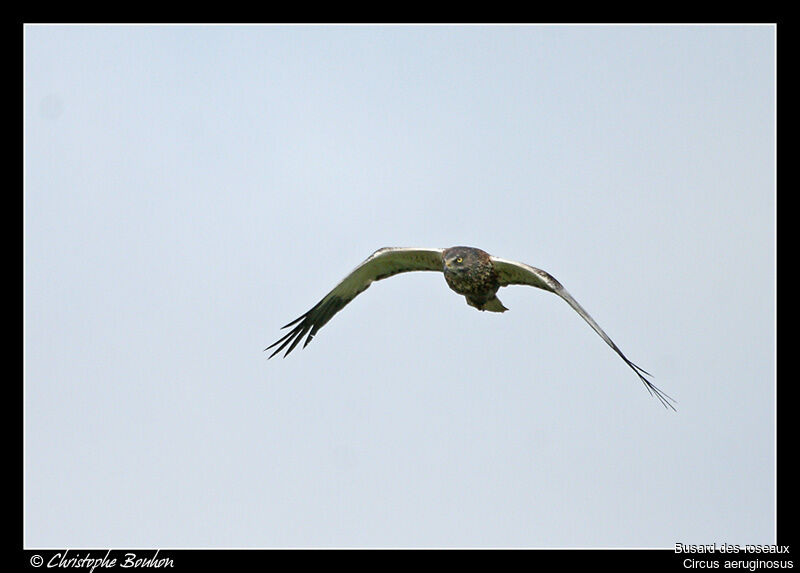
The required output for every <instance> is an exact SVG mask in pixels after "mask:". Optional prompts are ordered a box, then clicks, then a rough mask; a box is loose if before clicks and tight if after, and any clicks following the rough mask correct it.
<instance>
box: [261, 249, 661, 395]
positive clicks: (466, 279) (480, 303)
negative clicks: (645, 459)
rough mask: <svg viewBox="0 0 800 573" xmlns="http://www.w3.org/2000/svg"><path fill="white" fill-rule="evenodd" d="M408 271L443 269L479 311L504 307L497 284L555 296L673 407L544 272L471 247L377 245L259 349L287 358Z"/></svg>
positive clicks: (450, 280)
mask: <svg viewBox="0 0 800 573" xmlns="http://www.w3.org/2000/svg"><path fill="white" fill-rule="evenodd" d="M410 271H437V272H441V273H444V280H445V281H447V285H448V286H449V287H450V288H451V289H452V290H454V291H455V292H457V293H458V294H460V295H463V296H464V297H465V298H466V299H467V304H468V305H470V306H473V307H475V308H477V309H478V310H488V311H490V312H505V311H506V310H508V309H507V308H506V307H504V306H503V303H501V302H500V299H498V298H497V291H498V290H499V289H500V287H506V286H509V285H528V286H533V287H536V288H540V289H542V290H546V291H549V292H552V293H555V294H557V295H558V296H560V297H561V298H563V299H564V300H565V301H567V304H569V305H570V306H571V307H572V308H573V309H574V310H575V311H576V312H577V313H578V314H579V315H581V317H582V318H583V320H585V321H586V322H587V323H589V326H591V327H592V328H593V329H594V331H595V332H596V333H597V334H599V335H600V338H602V339H603V340H605V341H606V344H608V345H609V346H610V347H611V348H612V349H613V350H614V352H616V353H617V354H618V355H619V356H620V358H622V360H623V361H625V364H627V365H628V366H629V367H630V368H631V370H633V371H634V372H635V373H636V375H637V376H638V377H639V379H640V380H641V381H642V382H643V383H644V385H645V388H646V389H647V391H648V392H650V394H651V395H653V396H655V397H656V398H658V400H659V401H660V402H661V403H662V404H663V405H664V407H665V408H672V409H673V410H675V406H674V405H673V404H672V402H675V400H673V399H672V398H670V397H669V396H668V395H667V394H665V393H664V392H662V391H661V390H659V389H658V388H657V387H656V386H655V385H654V384H653V383H652V382H650V381H649V380H648V379H647V378H646V377H645V376H652V375H651V374H650V373H648V372H646V371H645V370H643V369H642V368H640V367H639V366H637V365H636V364H634V363H633V362H631V361H630V360H628V358H627V357H626V356H625V355H624V354H623V353H622V351H621V350H620V349H619V348H618V347H617V345H616V344H614V342H613V341H612V340H611V339H610V338H609V337H608V335H607V334H606V333H605V332H603V329H602V328H600V326H599V325H598V324H597V323H596V322H595V321H594V319H593V318H592V317H591V316H589V313H588V312H586V311H585V310H584V309H583V307H582V306H581V305H580V304H578V301H576V300H575V299H574V298H572V296H571V295H570V294H569V293H568V292H567V291H566V290H565V289H564V287H563V286H561V283H559V282H558V281H557V280H556V279H554V278H553V277H552V276H551V275H550V274H549V273H547V272H545V271H543V270H540V269H537V268H534V267H531V266H529V265H526V264H524V263H518V262H515V261H509V260H506V259H501V258H498V257H493V256H491V255H490V254H489V253H487V252H485V251H482V250H480V249H475V248H473V247H451V248H449V249H430V248H413V247H387V248H383V249H378V250H377V251H375V252H374V253H372V255H371V256H370V257H369V258H367V259H366V260H365V261H364V262H363V263H361V264H360V265H358V266H357V267H356V268H355V269H354V270H353V272H351V273H350V274H349V275H347V276H346V277H345V278H344V280H342V282H340V283H339V284H338V285H336V287H335V288H334V289H333V290H332V291H330V292H329V293H328V294H326V295H325V297H324V298H323V299H322V300H321V301H319V302H318V303H317V304H316V305H314V307H313V308H312V309H311V310H309V311H308V312H307V313H305V314H304V315H302V316H300V317H298V318H296V319H295V320H293V321H292V322H290V323H289V324H287V325H285V326H283V327H282V328H289V327H290V326H294V328H292V329H291V330H290V331H289V332H288V333H287V334H286V335H284V336H283V337H282V338H280V339H279V340H277V341H276V342H275V343H273V344H271V345H269V346H268V347H267V348H265V349H264V350H265V351H266V350H269V349H270V348H273V347H275V346H277V347H278V348H277V349H276V350H275V351H274V352H273V353H272V354H270V356H269V358H272V357H273V356H275V355H276V354H278V353H279V352H280V351H281V350H283V349H284V348H286V347H287V346H288V348H287V349H286V353H285V354H284V357H286V356H287V355H288V354H289V353H290V352H291V351H292V350H294V348H295V347H296V346H297V344H298V343H299V342H300V340H301V339H302V338H303V337H304V336H306V334H307V335H308V336H307V337H306V339H305V342H304V343H303V347H304V348H305V347H306V345H308V343H309V342H311V340H312V339H313V338H314V336H315V335H316V334H317V331H318V330H319V329H320V328H322V327H323V326H325V324H327V322H328V321H329V320H330V319H331V318H333V315H334V314H336V313H337V312H339V311H340V310H342V309H343V308H344V307H345V305H346V304H347V303H349V302H350V301H351V300H353V299H354V298H355V297H356V296H358V295H359V294H360V293H362V292H364V291H365V290H366V289H367V288H369V285H371V284H372V283H373V282H375V281H379V280H382V279H385V278H389V277H391V276H394V275H396V274H399V273H407V272H410Z"/></svg>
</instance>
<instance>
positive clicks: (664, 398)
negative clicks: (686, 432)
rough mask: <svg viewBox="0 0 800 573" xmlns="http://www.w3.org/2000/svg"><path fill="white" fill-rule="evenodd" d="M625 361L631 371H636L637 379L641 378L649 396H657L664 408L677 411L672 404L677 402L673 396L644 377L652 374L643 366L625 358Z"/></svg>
mask: <svg viewBox="0 0 800 573" xmlns="http://www.w3.org/2000/svg"><path fill="white" fill-rule="evenodd" d="M626 362H627V363H628V366H630V367H631V368H632V369H633V371H634V372H636V375H637V376H638V377H639V380H641V381H642V382H643V383H644V387H645V389H647V391H648V392H649V393H650V395H651V396H655V397H656V398H658V401H659V402H661V404H662V405H663V406H664V408H667V409H672V411H673V412H677V411H678V410H677V409H676V408H675V406H674V404H677V403H678V401H677V400H676V399H675V398H673V397H671V396H670V395H669V394H667V393H666V392H664V391H663V390H661V389H660V388H659V387H658V386H656V385H655V384H653V383H652V382H650V380H648V379H647V378H645V375H647V376H652V374H650V373H649V372H647V371H646V370H644V369H643V368H640V367H639V366H637V365H636V364H634V363H633V362H630V361H628V360H626ZM673 403H674V404H673Z"/></svg>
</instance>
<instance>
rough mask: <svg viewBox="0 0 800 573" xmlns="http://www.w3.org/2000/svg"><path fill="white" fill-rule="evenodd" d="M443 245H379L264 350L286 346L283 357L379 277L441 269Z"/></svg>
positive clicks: (276, 351)
mask: <svg viewBox="0 0 800 573" xmlns="http://www.w3.org/2000/svg"><path fill="white" fill-rule="evenodd" d="M443 250H444V249H426V248H407V247H387V248H384V249H378V250H377V251H375V252H374V253H372V255H370V257H369V258H368V259H367V260H365V261H364V262H363V263H361V264H360V265H358V266H357V267H356V268H355V269H354V270H353V272H351V273H350V274H349V275H347V276H346V277H345V278H344V280H343V281H342V282H340V283H339V284H338V285H336V287H335V288H334V289H333V290H332V291H331V292H329V293H328V294H326V295H325V298H323V299H322V300H321V301H319V302H318V303H317V304H316V305H315V306H314V308H312V309H311V310H309V311H308V312H307V313H305V314H304V315H303V316H301V317H299V318H296V319H295V320H293V321H292V322H290V323H289V324H287V325H286V326H283V327H282V328H288V327H290V326H292V325H296V326H294V328H292V330H290V331H289V333H288V334H286V335H285V336H283V338H281V339H280V340H278V341H277V342H275V343H274V344H270V345H269V346H267V347H266V348H265V349H264V350H269V349H270V348H272V347H273V346H277V347H278V348H277V349H276V350H275V351H274V352H273V353H272V354H270V355H269V357H270V358H272V357H273V356H275V355H276V354H277V353H278V352H280V351H281V350H283V349H284V348H285V347H286V346H289V348H288V349H287V350H286V354H284V355H283V356H284V357H286V356H287V355H288V354H289V353H290V352H291V351H292V350H294V347H295V346H297V344H298V342H300V339H301V338H303V336H305V335H306V334H308V337H307V338H306V341H305V342H304V343H303V347H304V348H305V346H306V345H307V344H308V343H309V342H311V339H312V338H314V335H315V334H317V331H318V330H319V329H320V328H322V327H323V326H325V324H326V323H327V322H328V321H329V320H330V319H331V318H333V315H334V314H336V313H337V312H339V311H340V310H342V309H343V308H344V307H345V305H346V304H347V303H349V302H350V301H351V300H353V299H354V298H355V297H356V296H358V295H359V294H360V293H362V292H364V291H365V290H366V289H367V288H369V285H371V284H372V283H373V282H374V281H379V280H381V279H385V278H388V277H391V276H394V275H396V274H399V273H407V272H410V271H439V272H442V268H443V262H442V251H443Z"/></svg>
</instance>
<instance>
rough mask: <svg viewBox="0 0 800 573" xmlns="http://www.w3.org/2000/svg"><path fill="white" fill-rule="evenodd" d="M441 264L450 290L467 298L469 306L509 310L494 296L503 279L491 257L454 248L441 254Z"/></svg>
mask: <svg viewBox="0 0 800 573" xmlns="http://www.w3.org/2000/svg"><path fill="white" fill-rule="evenodd" d="M442 262H443V272H444V280H445V281H447V285H448V286H449V287H450V288H451V289H453V290H454V291H455V292H457V293H458V294H463V295H464V296H465V297H466V299H467V304H469V305H470V306H474V307H475V308H477V309H478V310H490V311H493V312H504V311H506V310H508V309H507V308H505V307H504V306H503V305H502V303H501V302H500V300H499V299H498V298H497V297H496V296H495V293H496V292H497V291H498V289H499V288H500V277H499V276H498V275H497V271H496V270H495V268H494V265H493V264H492V260H491V256H490V255H489V253H487V252H486V251H482V250H480V249H475V248H472V247H451V248H449V249H445V250H444V252H443V253H442Z"/></svg>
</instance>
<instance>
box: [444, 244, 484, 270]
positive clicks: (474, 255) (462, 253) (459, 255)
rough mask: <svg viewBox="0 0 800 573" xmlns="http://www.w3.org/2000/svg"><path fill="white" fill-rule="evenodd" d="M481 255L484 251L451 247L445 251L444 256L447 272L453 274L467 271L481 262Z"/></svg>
mask: <svg viewBox="0 0 800 573" xmlns="http://www.w3.org/2000/svg"><path fill="white" fill-rule="evenodd" d="M481 253H483V251H481V250H480V249H473V248H472V247H451V248H449V249H445V251H444V253H443V255H442V258H443V259H444V267H445V270H446V271H451V272H459V271H463V270H467V269H469V268H470V266H471V265H474V264H475V263H477V262H478V261H479V260H480V254H481Z"/></svg>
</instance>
